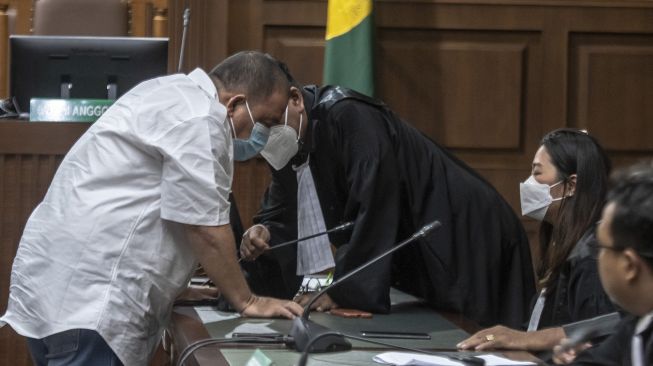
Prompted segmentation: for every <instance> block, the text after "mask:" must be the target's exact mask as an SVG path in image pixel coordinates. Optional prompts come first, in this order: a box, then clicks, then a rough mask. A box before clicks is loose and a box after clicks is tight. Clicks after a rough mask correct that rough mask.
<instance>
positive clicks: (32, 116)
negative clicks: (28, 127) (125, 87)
mask: <svg viewBox="0 0 653 366" xmlns="http://www.w3.org/2000/svg"><path fill="white" fill-rule="evenodd" d="M113 102H114V101H113V100H108V99H47V98H32V99H31V100H30V103H29V111H30V112H29V120H30V121H32V122H95V121H96V120H97V119H98V118H100V116H102V114H103V113H104V112H106V110H107V109H109V107H110V106H111V104H113Z"/></svg>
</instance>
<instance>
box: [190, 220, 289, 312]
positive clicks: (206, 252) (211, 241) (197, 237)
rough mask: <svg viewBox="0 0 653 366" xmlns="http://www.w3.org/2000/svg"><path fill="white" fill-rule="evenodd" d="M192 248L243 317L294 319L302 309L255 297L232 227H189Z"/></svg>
mask: <svg viewBox="0 0 653 366" xmlns="http://www.w3.org/2000/svg"><path fill="white" fill-rule="evenodd" d="M186 233H187V236H188V239H189V242H190V246H191V248H192V250H193V252H194V253H195V255H196V256H197V258H198V260H199V262H200V263H201V264H202V267H203V268H204V270H205V271H206V274H207V275H208V276H209V278H210V279H211V281H213V283H215V284H216V286H218V288H219V289H220V291H221V292H222V294H224V296H225V297H226V298H227V300H229V302H230V303H231V304H232V305H233V307H234V308H235V309H236V310H238V312H240V313H241V314H242V315H244V316H252V317H273V316H283V317H286V318H293V317H294V316H295V315H301V313H302V308H301V306H299V305H297V304H296V303H293V302H292V301H287V300H279V299H273V298H268V297H259V296H256V295H254V294H253V293H252V292H251V291H250V289H249V286H248V285H247V282H246V281H245V278H244V277H243V274H242V272H241V271H240V266H239V265H238V262H237V260H236V245H235V242H234V237H233V233H232V231H231V226H230V225H222V226H194V225H186Z"/></svg>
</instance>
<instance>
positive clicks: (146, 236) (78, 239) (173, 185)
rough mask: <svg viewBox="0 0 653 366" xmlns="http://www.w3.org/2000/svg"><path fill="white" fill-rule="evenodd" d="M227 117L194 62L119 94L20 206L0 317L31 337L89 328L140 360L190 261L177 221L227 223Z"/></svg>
mask: <svg viewBox="0 0 653 366" xmlns="http://www.w3.org/2000/svg"><path fill="white" fill-rule="evenodd" d="M225 117H226V109H225V108H224V106H223V105H221V104H220V103H219V102H218V101H217V92H216V89H215V86H214V84H213V82H212V81H211V80H210V78H209V77H208V75H207V74H206V73H205V72H204V71H202V70H200V69H196V70H195V71H193V72H192V73H190V74H188V75H183V74H177V75H171V76H165V77H161V78H157V79H152V80H149V81H146V82H143V83H141V84H140V85H138V86H136V87H135V88H134V89H132V90H131V91H129V92H128V93H127V94H125V95H124V96H123V97H121V98H120V99H119V100H117V101H116V102H115V103H114V105H113V106H112V107H111V108H109V110H107V112H106V113H105V114H104V115H103V116H102V117H101V118H100V119H99V120H98V121H97V122H96V123H95V124H93V126H91V128H89V130H88V131H87V132H86V133H85V134H84V135H83V136H82V137H81V138H80V139H79V141H77V143H76V144H75V145H74V146H73V147H72V149H71V150H70V151H69V153H68V154H67V155H66V157H65V158H64V160H63V162H62V163H61V165H60V167H59V169H58V170H57V173H56V175H55V177H54V179H53V181H52V184H51V185H50V188H49V190H48V192H47V194H46V196H45V198H44V199H43V202H41V203H40V204H39V206H38V207H37V208H36V209H35V210H34V212H33V213H32V215H31V217H30V218H29V221H28V222H27V224H26V227H25V231H24V233H23V236H22V238H21V241H20V245H19V247H18V252H17V254H16V258H15V260H14V264H13V269H12V273H11V285H10V294H9V304H8V307H7V312H6V314H5V315H4V316H3V317H2V319H1V320H2V321H5V322H7V323H9V324H10V325H11V326H12V327H13V328H14V329H15V330H16V331H17V332H18V333H19V334H21V335H24V336H27V337H32V338H43V337H46V336H48V335H51V334H54V333H58V332H62V331H64V330H68V329H73V328H83V329H92V330H97V331H98V332H99V333H100V335H102V337H103V338H104V339H105V340H106V341H107V343H108V344H109V346H110V347H111V348H112V349H113V351H114V352H115V353H116V354H117V355H118V357H119V358H120V359H121V360H122V362H123V363H124V364H125V365H145V364H146V363H147V360H148V359H149V357H150V356H151V354H152V353H153V351H154V349H155V346H156V344H157V343H158V341H159V339H160V335H161V332H162V329H163V326H164V325H165V324H166V323H167V321H168V319H169V316H170V311H171V307H172V303H173V300H174V298H175V297H176V296H177V295H178V294H179V293H180V292H181V291H182V290H183V289H184V288H185V287H186V285H187V283H188V280H189V278H190V275H191V274H192V271H193V269H194V266H195V264H196V259H195V257H194V256H193V253H192V252H191V250H190V248H189V246H188V245H187V244H188V243H187V241H186V239H185V236H184V232H183V227H182V225H180V224H179V223H182V224H193V225H207V226H213V225H223V224H227V223H229V201H228V196H229V191H230V187H231V181H232V171H233V153H232V146H231V144H232V141H231V134H230V130H229V126H228V124H227V123H226V118H225Z"/></svg>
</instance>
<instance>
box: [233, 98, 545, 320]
mask: <svg viewBox="0 0 653 366" xmlns="http://www.w3.org/2000/svg"><path fill="white" fill-rule="evenodd" d="M287 113H288V116H289V117H288V121H289V122H288V123H289V125H291V126H292V127H293V128H294V129H295V130H299V136H300V137H301V138H300V140H299V144H300V147H299V153H298V154H297V155H296V156H295V157H294V158H293V159H292V161H291V162H290V163H289V164H287V165H286V166H284V167H283V168H282V169H280V170H278V171H276V170H273V171H272V173H273V174H272V175H273V178H272V183H271V184H270V186H269V187H268V189H267V191H266V193H265V197H264V199H263V202H262V207H261V209H260V212H259V213H258V214H257V216H256V217H255V220H254V221H255V222H256V223H257V224H262V225H263V226H260V225H258V226H253V227H252V228H250V229H249V230H248V231H247V233H246V234H245V236H244V239H243V241H242V242H241V255H242V256H243V257H245V258H246V259H249V260H252V259H254V258H256V257H257V256H258V255H260V254H261V253H263V251H264V250H265V249H266V248H267V246H268V244H269V245H271V246H274V245H275V244H276V243H279V242H282V241H285V240H290V239H294V238H296V237H297V180H296V175H295V172H294V171H293V169H292V166H293V165H299V164H301V163H302V162H304V161H306V159H307V158H308V157H310V159H309V166H310V171H311V173H312V175H313V179H314V182H315V189H316V192H317V196H318V198H319V202H320V205H321V208H322V213H323V216H324V221H325V226H326V227H327V228H331V227H334V226H337V225H339V224H341V223H343V222H349V221H353V222H354V223H355V226H354V227H353V230H351V231H349V232H344V233H336V234H331V235H329V240H330V242H331V243H332V244H333V245H334V246H335V247H336V248H337V251H336V253H335V263H336V265H335V272H334V278H335V279H338V278H339V277H341V276H343V275H344V274H346V273H348V272H349V271H351V270H353V269H355V268H356V267H358V266H359V265H361V264H362V263H364V262H365V261H367V260H369V259H371V258H373V257H375V256H376V255H378V254H380V253H383V252H385V251H387V250H389V249H391V248H392V247H393V246H394V245H395V244H396V243H398V242H400V241H401V240H404V239H406V238H408V237H410V236H411V235H412V234H413V233H415V231H417V230H419V229H420V228H421V227H422V226H424V225H425V224H428V223H430V222H432V221H434V220H439V221H440V222H441V223H442V227H441V228H439V229H438V230H435V231H433V232H432V233H431V234H429V235H428V236H427V237H425V238H423V239H419V240H418V241H417V242H415V243H413V244H411V245H410V246H408V247H406V248H403V249H402V250H400V251H398V252H396V253H394V254H393V255H392V256H391V257H388V258H387V259H383V260H381V261H380V262H378V263H376V264H375V265H373V266H372V267H370V268H368V269H366V270H365V271H363V272H361V273H359V274H358V275H357V276H356V277H355V278H352V279H351V280H349V281H347V282H345V283H342V285H340V286H339V287H337V288H335V289H333V290H330V291H329V292H328V296H324V298H322V299H320V300H319V301H318V302H316V304H314V307H316V308H317V309H318V310H323V311H324V310H328V309H329V308H331V307H334V306H340V307H346V308H355V309H360V310H366V311H371V312H378V313H387V312H389V311H390V298H389V289H390V287H391V286H394V287H396V288H398V289H400V290H402V291H404V292H407V293H410V294H413V295H415V296H418V297H420V298H423V299H425V300H426V301H427V302H428V303H429V304H431V305H432V306H434V307H435V308H436V309H439V310H445V311H453V312H457V313H461V314H463V315H464V316H465V317H467V318H468V319H471V320H473V321H476V322H477V323H479V324H481V325H490V324H506V325H512V326H516V325H520V324H522V322H523V321H524V320H525V317H526V314H527V312H528V304H529V300H530V298H531V297H532V296H533V294H534V276H533V269H532V263H531V255H530V250H529V245H528V240H527V237H526V234H525V232H524V229H523V227H522V225H521V222H520V220H519V219H518V217H517V216H516V215H515V213H514V212H513V210H512V208H511V207H510V206H509V204H508V203H507V202H506V201H505V200H504V199H503V198H502V197H501V195H500V194H499V193H498V192H497V191H496V190H495V189H494V188H493V187H492V185H491V184H489V183H488V182H487V181H486V180H485V179H483V178H482V177H481V176H480V175H479V174H478V173H476V172H475V171H474V170H472V169H471V168H469V167H468V166H467V165H466V164H465V163H463V162H462V161H460V160H459V159H457V158H456V157H455V156H453V155H452V154H451V153H450V152H448V151H447V150H446V149H445V148H443V147H441V146H440V145H438V144H437V143H436V142H434V141H433V140H431V139H429V138H428V137H426V136H425V135H424V134H422V133H421V132H419V131H418V130H417V129H415V128H414V127H412V126H411V125H409V124H408V123H405V122H404V121H402V120H401V119H400V118H399V117H398V116H397V115H396V114H395V113H393V112H392V111H391V110H390V109H389V108H388V107H387V106H386V105H385V104H383V103H382V102H380V101H378V100H374V99H371V98H368V97H366V96H364V95H362V94H359V93H357V92H355V91H353V90H349V89H346V88H343V87H338V86H325V87H317V86H306V87H303V88H294V87H293V88H292V91H291V99H290V101H289V109H288V112H287ZM300 114H302V117H303V118H302V120H303V121H307V122H305V123H304V124H303V126H301V128H300V127H299V123H298V121H299V115H300ZM257 227H258V229H257V230H252V229H253V228H257ZM268 238H269V241H268V240H266V239H268ZM296 251H297V249H296V247H294V246H293V247H290V248H284V249H282V250H279V251H274V250H272V251H269V252H266V253H265V255H263V256H261V257H260V258H258V260H257V261H256V262H253V263H250V264H245V267H246V268H247V269H249V272H250V277H251V278H250V279H251V281H250V283H252V284H258V286H256V285H254V291H258V292H259V293H261V294H264V293H265V292H266V291H271V292H272V293H276V294H277V295H278V296H292V294H294V293H295V292H296V291H297V288H298V287H299V284H300V283H301V279H300V278H298V277H297V276H296V275H295V273H296V272H295V271H296ZM253 267H255V268H253ZM261 280H264V281H267V283H268V284H270V283H271V282H272V283H274V285H267V286H266V285H264V284H263V283H265V282H261ZM303 301H305V299H304V300H303Z"/></svg>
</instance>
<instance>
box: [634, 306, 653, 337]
mask: <svg viewBox="0 0 653 366" xmlns="http://www.w3.org/2000/svg"><path fill="white" fill-rule="evenodd" d="M651 321H653V311H651V312H650V313H648V314H646V315H644V316H643V317H641V318H639V320H638V321H637V326H635V334H641V333H642V332H643V331H644V330H646V328H648V326H649V325H650V324H651Z"/></svg>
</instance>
